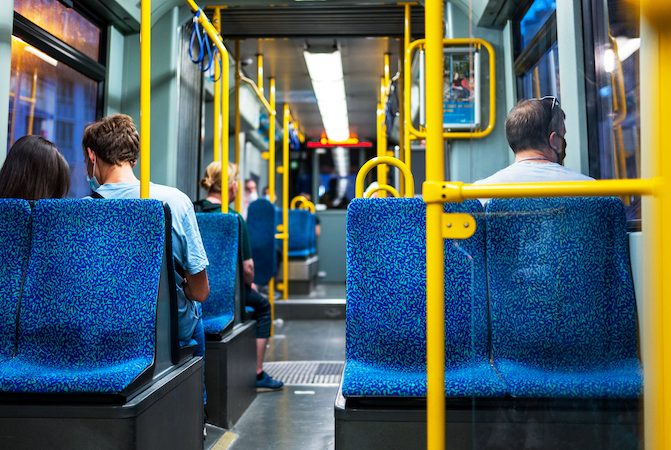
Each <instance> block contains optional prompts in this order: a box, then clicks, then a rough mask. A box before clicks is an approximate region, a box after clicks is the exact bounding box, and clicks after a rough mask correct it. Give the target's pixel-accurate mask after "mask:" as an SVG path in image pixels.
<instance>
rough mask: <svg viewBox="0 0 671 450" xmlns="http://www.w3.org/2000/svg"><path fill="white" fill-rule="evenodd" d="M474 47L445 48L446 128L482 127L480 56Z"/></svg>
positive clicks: (444, 124)
mask: <svg viewBox="0 0 671 450" xmlns="http://www.w3.org/2000/svg"><path fill="white" fill-rule="evenodd" d="M479 56H480V55H479V52H478V51H476V50H474V49H472V48H449V49H445V58H444V61H445V63H444V64H445V69H444V76H445V85H444V86H443V128H445V129H457V130H459V129H461V130H464V129H469V130H470V129H476V128H478V127H479V126H480V70H479V69H480V58H479Z"/></svg>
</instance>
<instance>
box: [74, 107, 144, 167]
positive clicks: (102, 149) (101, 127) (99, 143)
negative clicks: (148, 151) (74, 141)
mask: <svg viewBox="0 0 671 450" xmlns="http://www.w3.org/2000/svg"><path fill="white" fill-rule="evenodd" d="M87 148H90V149H91V150H93V152H94V153H95V154H96V156H97V157H99V158H101V159H102V160H103V161H105V162H106V163H107V164H115V165H117V166H119V165H121V164H122V163H125V162H128V163H130V164H131V165H132V166H135V163H137V158H138V156H139V154H140V135H139V134H138V132H137V128H135V123H133V119H132V118H131V117H130V116H128V115H126V114H112V115H111V116H107V117H103V118H102V119H100V120H99V121H97V122H94V123H92V124H90V125H88V126H87V127H86V129H85V130H84V137H83V138H82V149H83V150H84V157H86V149H87Z"/></svg>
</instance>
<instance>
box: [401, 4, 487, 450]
mask: <svg viewBox="0 0 671 450" xmlns="http://www.w3.org/2000/svg"><path fill="white" fill-rule="evenodd" d="M443 17H445V16H444V15H443V0H427V1H426V4H425V6H424V24H425V27H426V32H425V35H426V128H427V133H426V155H425V156H426V158H425V159H426V180H427V182H441V181H443V179H444V178H445V151H444V147H443V95H442V93H443V70H444V68H443ZM410 47H411V48H409V49H408V52H410V51H412V44H411V45H410ZM407 56H408V55H407V53H406V57H407ZM490 76H491V75H490ZM492 114H493V111H492ZM407 125H408V126H411V125H412V124H411V123H408V124H407ZM442 216H443V205H442V204H441V203H427V205H426V375H427V396H426V437H427V445H428V448H429V449H430V450H443V449H444V448H445V378H444V377H445V306H444V300H445V279H444V275H445V272H444V265H445V261H444V254H443V253H444V247H443V234H442V230H441V227H442Z"/></svg>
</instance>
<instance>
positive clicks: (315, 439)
mask: <svg viewBox="0 0 671 450" xmlns="http://www.w3.org/2000/svg"><path fill="white" fill-rule="evenodd" d="M344 292H345V289H344V286H342V285H321V286H318V292H317V293H315V295H314V296H313V297H310V298H341V299H342V298H344ZM344 359H345V322H344V321H342V320H294V321H286V322H284V323H282V322H281V321H280V322H279V323H276V324H275V337H274V338H273V339H271V341H270V345H269V347H268V350H267V353H266V362H268V363H272V362H280V361H344ZM337 389H338V388H337V386H335V385H333V384H331V385H322V384H305V385H288V386H285V388H284V389H283V390H282V391H279V392H265V393H259V394H258V395H257V397H256V400H254V402H253V403H252V405H251V406H250V407H249V409H248V410H247V411H246V412H245V414H244V415H243V416H242V417H241V418H240V420H239V421H238V423H237V424H236V425H235V427H234V428H233V429H232V430H230V431H231V432H232V433H234V434H235V435H236V436H237V437H236V439H235V441H234V442H233V444H232V445H231V446H225V445H221V446H219V445H215V447H214V448H216V449H218V448H230V449H232V450H264V449H273V450H294V449H297V450H324V449H333V448H334V447H335V443H334V429H333V428H334V422H333V402H334V400H335V395H336V391H337ZM215 432H216V431H215ZM208 440H209V439H208ZM221 443H222V442H220V444H221Z"/></svg>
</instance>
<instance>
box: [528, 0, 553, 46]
mask: <svg viewBox="0 0 671 450" xmlns="http://www.w3.org/2000/svg"><path fill="white" fill-rule="evenodd" d="M556 10H557V2H556V0H535V1H534V2H533V3H532V4H531V6H530V7H529V9H528V10H527V12H526V13H525V14H524V16H523V17H522V20H520V24H519V27H520V38H521V42H520V44H521V48H525V47H526V46H527V45H529V44H530V43H531V41H532V40H533V38H534V37H535V36H536V35H537V34H538V32H539V31H541V28H542V27H543V25H545V23H546V22H547V20H548V19H549V18H550V16H552V13H553V12H555V11H556Z"/></svg>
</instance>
